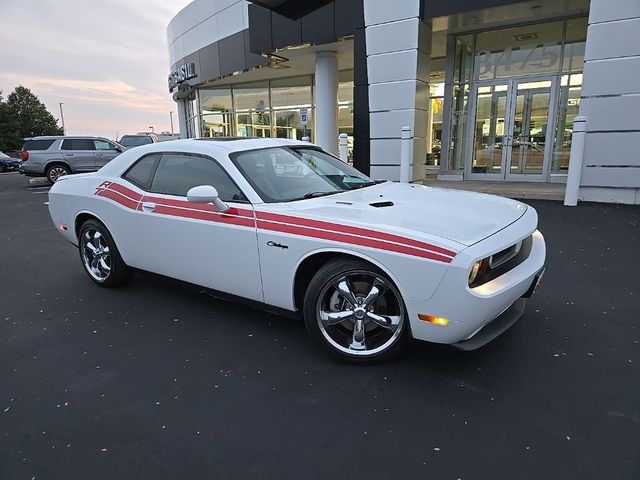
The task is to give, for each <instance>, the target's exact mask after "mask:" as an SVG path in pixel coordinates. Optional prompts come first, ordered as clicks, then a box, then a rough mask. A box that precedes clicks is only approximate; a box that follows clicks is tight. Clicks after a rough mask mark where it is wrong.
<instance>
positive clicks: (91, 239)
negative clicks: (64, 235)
mask: <svg viewBox="0 0 640 480" xmlns="http://www.w3.org/2000/svg"><path fill="white" fill-rule="evenodd" d="M80 251H81V252H82V262H83V264H84V268H85V269H86V270H87V273H88V274H89V275H91V277H92V278H93V279H94V280H96V281H97V282H104V281H105V280H106V279H107V278H109V275H110V274H111V254H110V252H109V245H108V244H107V241H106V239H105V238H104V235H103V234H102V233H101V232H100V230H98V229H97V228H88V229H86V230H85V231H84V233H83V234H82V238H81V239H80Z"/></svg>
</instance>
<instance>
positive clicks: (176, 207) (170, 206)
mask: <svg viewBox="0 0 640 480" xmlns="http://www.w3.org/2000/svg"><path fill="white" fill-rule="evenodd" d="M95 194H96V195H98V196H101V197H105V198H108V199H110V200H113V201H115V202H117V203H119V204H120V205H122V206H124V207H127V208H130V209H132V210H136V209H139V208H140V205H141V204H142V202H153V203H155V204H156V207H155V209H154V212H155V213H158V214H162V215H170V216H174V217H178V218H192V219H194V220H204V221H211V222H216V223H224V224H229V225H238V226H243V227H250V228H256V226H257V228H260V229H263V230H270V231H276V232H282V233H289V234H292V235H299V236H303V237H312V238H318V239H322V240H330V241H335V242H341V243H346V244H351V245H359V246H363V247H368V248H375V249H378V250H386V251H391V252H396V253H401V254H404V255H411V256H415V257H421V258H426V259H429V260H435V261H439V262H444V263H450V262H451V260H452V259H453V257H454V256H455V255H456V254H455V252H452V251H450V250H447V249H444V248H442V247H438V246H436V245H431V244H429V243H424V242H420V241H417V240H413V239H410V238H405V237H401V236H398V235H393V234H389V233H384V232H378V231H375V230H370V229H366V228H360V227H352V226H349V225H339V224H335V223H331V222H326V221H321V220H312V219H308V218H299V217H292V216H290V215H280V214H274V213H268V212H256V215H257V221H256V218H255V217H254V212H253V210H249V209H244V208H234V207H232V208H230V209H229V210H228V211H227V212H225V213H220V212H218V211H217V210H216V209H215V207H214V206H213V205H209V204H195V203H192V202H189V201H185V200H174V199H169V198H163V197H153V196H143V195H140V194H139V193H136V192H135V191H133V190H131V189H129V188H127V187H125V186H123V185H119V184H117V183H111V184H109V185H108V186H106V187H104V188H98V189H97V190H96V193H95ZM390 242H392V243H390Z"/></svg>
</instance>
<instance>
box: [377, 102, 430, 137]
mask: <svg viewBox="0 0 640 480" xmlns="http://www.w3.org/2000/svg"><path fill="white" fill-rule="evenodd" d="M369 122H370V134H371V138H398V137H400V133H401V131H402V127H404V126H407V127H410V128H411V131H412V132H413V135H415V136H416V137H426V136H427V115H424V114H423V112H421V111H419V110H416V109H413V108H412V109H406V110H393V111H388V112H372V113H370V114H369Z"/></svg>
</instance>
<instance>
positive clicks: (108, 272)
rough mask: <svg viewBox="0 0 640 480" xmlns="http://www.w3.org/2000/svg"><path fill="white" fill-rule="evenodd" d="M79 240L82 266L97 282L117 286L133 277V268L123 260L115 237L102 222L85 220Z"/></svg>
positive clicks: (106, 285)
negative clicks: (114, 239)
mask: <svg viewBox="0 0 640 480" xmlns="http://www.w3.org/2000/svg"><path fill="white" fill-rule="evenodd" d="M78 240H79V241H78V248H79V250H80V259H81V260H82V266H83V267H84V270H85V272H87V275H89V278H90V279H91V280H93V281H94V282H95V283H96V284H98V285H100V286H101V287H117V286H120V285H122V284H124V283H126V282H127V281H128V280H129V279H130V278H131V275H132V274H133V270H131V268H130V267H128V266H127V265H126V264H125V263H124V260H122V257H121V256H120V252H118V248H117V247H116V244H115V242H114V241H113V237H112V236H111V234H110V233H109V231H108V230H107V227H105V226H104V225H103V224H102V223H100V222H98V221H97V220H87V221H86V222H84V223H83V224H82V227H81V228H80V235H79V237H78Z"/></svg>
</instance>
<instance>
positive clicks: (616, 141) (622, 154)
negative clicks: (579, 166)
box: [583, 132, 640, 186]
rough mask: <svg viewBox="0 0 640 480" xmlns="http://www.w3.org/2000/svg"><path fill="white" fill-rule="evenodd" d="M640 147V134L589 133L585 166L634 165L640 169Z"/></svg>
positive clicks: (586, 142) (586, 143)
mask: <svg viewBox="0 0 640 480" xmlns="http://www.w3.org/2000/svg"><path fill="white" fill-rule="evenodd" d="M639 146H640V132H594V133H588V134H587V138H586V140H585V153H584V162H583V165H585V166H589V165H607V166H611V165H632V166H635V167H640V148H639ZM638 186H640V185H638Z"/></svg>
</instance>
